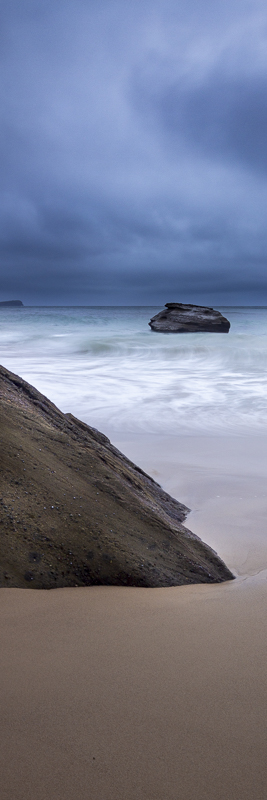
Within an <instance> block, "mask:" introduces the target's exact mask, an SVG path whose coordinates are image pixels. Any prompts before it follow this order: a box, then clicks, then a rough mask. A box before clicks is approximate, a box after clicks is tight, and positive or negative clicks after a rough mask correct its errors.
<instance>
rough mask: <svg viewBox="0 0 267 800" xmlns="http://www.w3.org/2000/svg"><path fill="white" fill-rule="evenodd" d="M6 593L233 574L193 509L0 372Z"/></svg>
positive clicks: (0, 564) (0, 573) (0, 565)
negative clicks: (200, 533) (204, 536)
mask: <svg viewBox="0 0 267 800" xmlns="http://www.w3.org/2000/svg"><path fill="white" fill-rule="evenodd" d="M0 431H1V460H0V471H1V495H0V539H1V547H0V549H1V558H0V586H2V587H3V586H6V587H7V586H13V587H18V588H23V587H25V588H30V587H31V588H33V589H55V588H56V587H62V586H89V585H93V584H109V585H112V584H113V585H127V584H128V585H130V586H151V587H152V586H178V585H181V584H188V583H218V582H220V581H225V580H229V579H231V578H232V577H233V576H232V574H231V572H230V571H229V570H228V569H227V567H226V566H225V564H224V563H223V561H221V559H220V558H219V557H218V556H217V555H216V553H214V551H213V550H211V548H209V547H208V546H207V545H206V544H204V543H203V542H202V541H201V539H199V538H198V537H197V536H195V535H194V534H192V533H191V532H190V531H189V530H187V528H185V527H184V525H183V524H182V523H183V520H184V519H185V517H186V514H187V511H188V509H187V508H186V506H184V505H182V504H181V503H178V502H177V501H176V500H174V499H173V498H172V497H170V495H168V494H167V493H166V492H164V491H163V489H161V487H160V486H159V485H158V484H157V483H155V481H154V480H153V479H152V478H150V477H149V475H146V474H145V473H144V472H143V471H142V470H141V469H140V468H139V467H136V466H135V465H134V464H132V462H131V461H129V460H128V459H127V458H125V456H123V455H122V453H120V452H119V450H117V449H116V448H115V447H113V446H112V444H111V443H110V441H109V439H107V437H106V436H104V435H103V434H101V433H99V431H97V430H95V429H94V428H91V427H90V426H89V425H86V424H85V423H84V422H81V421H80V420H78V419H75V417H73V416H72V414H63V413H62V412H61V411H59V409H58V408H56V406H54V405H53V403H50V401H49V400H47V398H46V397H44V395H42V394H40V392H38V391H36V389H34V388H33V387H32V386H30V385H29V384H28V383H26V381H23V380H22V379H21V378H19V377H18V376H17V375H13V374H12V373H11V372H9V371H8V370H6V369H4V368H3V367H0Z"/></svg>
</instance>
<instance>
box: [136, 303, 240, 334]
mask: <svg viewBox="0 0 267 800" xmlns="http://www.w3.org/2000/svg"><path fill="white" fill-rule="evenodd" d="M148 324H149V325H150V327H151V329H152V331H158V332H159V333H196V332H197V331H199V332H207V333H212V332H213V333H228V331H229V328H230V322H228V319H226V317H223V315H222V314H221V313H220V311H215V310H214V308H208V307H206V306H194V305H191V304H190V303H166V305H165V308H164V309H163V311H160V312H159V314H156V315H155V317H152V319H151V320H150V322H149V323H148Z"/></svg>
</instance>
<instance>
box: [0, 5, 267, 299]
mask: <svg viewBox="0 0 267 800" xmlns="http://www.w3.org/2000/svg"><path fill="white" fill-rule="evenodd" d="M1 9H2V10H1V33H0V61H1V64H0V67H1V68H0V73H1V115H2V121H1V186H0V207H1V224H0V251H1V254H0V257H1V281H0V299H2V300H5V299H11V298H14V299H22V300H23V302H24V303H25V304H35V303H37V304H39V303H41V304H52V305H53V304H57V303H58V304H63V305H64V304H66V305H68V304H72V303H73V304H85V305H90V304H105V305H106V304H141V305H146V304H151V305H154V304H158V305H161V304H164V303H165V302H166V301H171V300H177V301H182V302H198V303H208V304H217V305H218V304H220V303H221V304H224V305H225V304H229V305H232V304H248V305H249V304H256V305H264V304H267V226H266V217H267V6H266V3H265V2H262V1H261V0H253V2H249V1H248V0H231V2H229V0H218V2H214V0H205V2H204V0H179V2H177V0H142V2H141V0H129V2H126V1H125V0H53V1H52V0H2V4H1Z"/></svg>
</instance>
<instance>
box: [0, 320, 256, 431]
mask: <svg viewBox="0 0 267 800" xmlns="http://www.w3.org/2000/svg"><path fill="white" fill-rule="evenodd" d="M157 310H158V309H156V308H154V307H153V308H145V307H141V308H140V307H139V308H133V307H131V308H22V309H4V310H3V309H2V310H1V313H0V356H1V363H2V364H4V365H5V366H6V367H8V369H11V370H12V371H13V372H16V373H18V374H20V375H21V376H22V377H23V378H25V379H26V380H28V381H29V382H30V383H32V384H33V385H34V386H36V387H37V388H38V389H39V390H40V391H41V392H43V393H44V394H46V395H47V396H48V397H49V398H50V399H51V400H53V402H55V403H56V404H57V405H58V406H59V407H60V408H61V409H62V410H63V411H71V412H72V413H73V414H75V415H76V416H78V417H80V418H82V419H84V420H85V421H86V422H88V423H89V424H91V425H94V426H96V427H99V428H100V429H101V430H103V431H104V432H105V431H106V432H107V433H108V434H109V435H110V433H111V432H112V431H113V430H114V431H116V432H119V431H120V432H122V431H124V432H134V431H138V432H140V431H146V432H151V433H153V432H154V433H166V434H172V433H173V434H175V433H206V432H209V433H212V432H214V433H222V434H224V435H227V434H230V433H231V434H233V433H261V431H263V430H265V427H266V424H267V336H266V334H267V309H265V308H259V309H257V308H256V309H255V308H232V309H223V308H221V311H222V312H223V313H225V315H226V316H227V317H228V319H230V321H231V329H230V333H229V334H227V335H224V334H221V335H219V334H211V333H207V334H184V335H177V334H168V335H166V334H158V333H153V332H151V331H150V329H149V327H148V321H149V319H150V317H151V316H153V314H155V313H156V312H157Z"/></svg>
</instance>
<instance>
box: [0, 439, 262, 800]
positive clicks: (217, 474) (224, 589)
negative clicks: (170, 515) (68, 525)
mask: <svg viewBox="0 0 267 800" xmlns="http://www.w3.org/2000/svg"><path fill="white" fill-rule="evenodd" d="M189 438H190V437H189ZM186 439H187V437H185V439H184V442H182V438H181V439H179V442H178V437H177V440H176V441H174V440H172V445H171V442H170V440H165V444H164V441H163V440H161V442H159V439H158V440H156V438H153V437H150V438H149V437H148V438H147V439H144V438H142V447H141V440H140V441H139V444H138V441H137V440H135V442H134V439H132V441H130V437H128V441H127V442H126V440H125V441H124V447H123V442H122V439H120V441H119V440H118V441H115V442H114V443H115V444H116V445H117V446H120V447H121V448H122V449H123V450H124V452H125V453H126V455H128V456H130V457H131V458H134V460H135V461H136V462H137V463H139V464H140V465H141V466H143V467H145V469H148V466H149V463H150V466H151V470H150V471H151V473H153V472H154V477H155V473H157V478H158V479H159V480H161V482H162V483H163V484H164V486H165V488H168V489H169V490H170V489H171V484H172V491H173V492H174V494H175V493H176V492H175V491H174V489H175V486H177V496H179V498H180V499H181V500H183V501H184V502H186V503H188V505H190V507H191V508H192V509H193V511H192V514H191V516H190V517H189V520H190V525H191V528H192V529H193V530H194V531H195V532H196V533H199V534H200V533H201V535H203V538H204V539H206V541H209V543H212V541H211V540H212V539H213V540H214V541H213V544H216V549H217V550H218V551H219V553H220V555H221V556H222V557H223V558H225V560H226V562H227V564H228V566H229V567H230V568H232V567H234V568H235V570H236V572H237V573H238V574H239V575H240V576H241V577H238V578H237V579H236V580H235V581H230V582H227V583H224V584H221V585H216V586H215V585H205V586H204V585H203V586H197V585H195V586H188V587H177V588H176V587H172V588H168V589H147V588H146V589H140V588H131V587H127V588H123V587H99V586H98V587H89V588H81V589H80V588H79V589H75V588H73V589H57V590H55V591H33V590H18V589H2V590H1V592H0V598H1V614H0V625H1V642H2V645H1V674H2V680H1V692H2V698H1V760H2V764H1V798H2V800H195V799H196V800H266V796H267V789H266V785H267V767H266V721H267V720H266V716H267V714H266V707H267V704H266V700H267V698H266V656H267V652H266V650H267V647H266V611H265V609H266V600H267V571H266V564H267V546H266V539H265V537H264V525H263V517H264V514H265V510H266V507H265V505H264V503H265V500H264V498H263V497H261V503H257V505H255V506H254V505H253V502H252V482H253V481H254V483H253V487H254V488H255V494H257V493H258V494H260V492H261V493H262V495H263V489H264V482H265V475H266V467H265V465H264V464H263V463H262V464H261V463H260V461H261V455H262V458H263V457H264V442H262V441H261V440H260V439H259V440H258V441H257V442H255V441H254V442H252V440H251V441H250V442H245V441H243V443H242V442H241V440H240V441H239V444H238V443H237V441H236V442H235V443H233V442H232V444H230V440H229V441H228V443H226V444H223V441H221V443H220V448H221V449H220V452H218V449H217V447H218V442H215V440H210V442H209V443H208V441H207V440H205V439H204V438H203V440H202V442H203V445H205V446H204V447H203V446H202V450H201V447H200V443H199V442H197V441H196V440H195V441H194V440H193V438H192V439H191V441H190V442H189V441H188V439H187V442H186V441H185V440H186ZM113 441H114V437H113ZM148 445H149V449H148ZM159 445H160V448H159ZM138 446H139V453H138V452H137V453H136V454H135V453H134V449H135V447H136V448H137V450H138ZM248 448H249V450H248ZM253 448H254V449H253ZM159 451H160V459H159ZM265 452H266V449H265ZM248 454H250V456H249V464H248ZM192 478H193V480H192ZM252 479H253V480H252ZM256 485H257V487H258V488H257V491H256ZM182 487H184V488H183V492H184V494H183V492H181V489H182ZM222 487H224V500H223V501H222V504H221V505H220V503H219V505H218V506H216V500H218V501H220V500H221V497H219V498H217V497H216V495H217V494H218V495H221V494H222V493H223V492H222ZM241 487H242V491H243V494H244V497H245V500H244V501H243V503H241V501H240V505H238V502H237V500H238V498H239V497H242V492H241ZM219 489H220V490H219ZM215 490H216V491H215ZM238 492H239V494H238ZM194 497H195V500H196V503H197V501H198V506H197V505H194V503H193V502H192V499H193V498H194ZM190 498H191V499H190ZM255 499H256V498H254V500H255ZM250 504H251V505H250ZM197 508H198V509H199V510H198V511H197V510H196V509H197ZM249 508H250V513H249ZM253 508H254V522H253V516H252V512H253ZM205 515H206V517H205ZM205 518H206V522H207V529H206V535H204V527H205ZM265 519H266V517H265ZM209 520H211V521H209ZM255 520H256V521H255ZM227 521H228V522H227ZM194 523H196V524H194ZM228 523H231V526H232V527H231V532H230V533H231V535H229V530H228ZM202 526H203V530H200V529H201V527H202ZM253 537H254V540H253ZM255 537H256V539H255ZM244 539H245V542H246V543H245V545H244V543H243V540H244ZM253 541H254V542H255V541H256V546H254V544H253ZM255 549H256V551H257V555H256V556H255V557H254V556H253V552H254V550H255ZM244 552H247V553H248V557H247V560H246V566H247V568H248V569H247V572H246V573H245V562H244ZM249 571H250V572H251V575H249Z"/></svg>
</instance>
